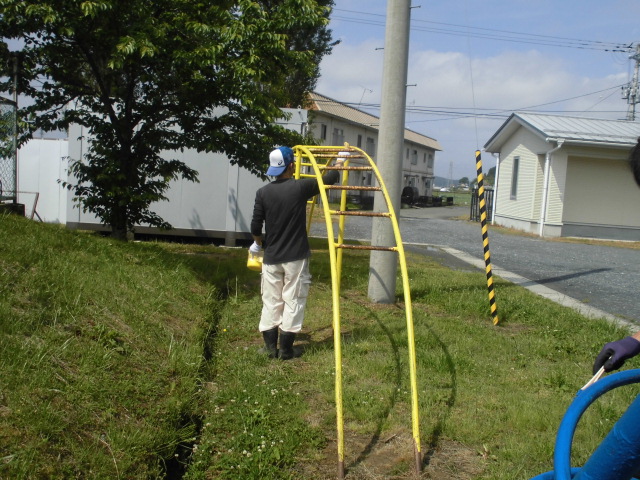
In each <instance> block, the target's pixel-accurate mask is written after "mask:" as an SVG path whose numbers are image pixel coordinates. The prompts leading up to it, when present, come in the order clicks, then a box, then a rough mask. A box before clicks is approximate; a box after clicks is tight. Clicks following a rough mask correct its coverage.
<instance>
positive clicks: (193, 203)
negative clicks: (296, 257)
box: [66, 109, 307, 246]
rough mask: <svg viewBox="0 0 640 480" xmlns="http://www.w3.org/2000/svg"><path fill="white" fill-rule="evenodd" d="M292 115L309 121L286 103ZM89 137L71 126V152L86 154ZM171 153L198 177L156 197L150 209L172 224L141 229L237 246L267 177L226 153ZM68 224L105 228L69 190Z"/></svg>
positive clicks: (293, 125) (298, 121) (297, 122)
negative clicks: (159, 199) (166, 227)
mask: <svg viewBox="0 0 640 480" xmlns="http://www.w3.org/2000/svg"><path fill="white" fill-rule="evenodd" d="M283 110H284V111H285V112H286V113H289V114H290V115H291V118H290V119H289V120H286V121H285V120H282V121H281V122H282V123H281V124H282V125H283V126H285V127H287V128H290V129H293V130H296V131H298V132H302V131H303V129H304V128H305V126H306V124H307V112H306V111H305V110H302V109H283ZM88 140H89V138H88V136H87V133H86V132H85V131H83V129H82V127H80V126H78V125H74V126H72V127H71V128H70V129H69V157H70V158H73V159H76V158H83V157H84V155H85V154H86V153H87V149H88V144H87V142H88ZM171 156H172V157H173V158H177V159H178V160H180V161H182V162H184V163H185V164H186V165H188V166H189V167H190V168H193V169H194V170H196V171H197V172H198V180H199V182H197V183H194V182H189V181H186V180H182V179H179V180H175V181H173V182H171V184H170V187H169V190H168V191H167V193H166V197H167V199H168V200H167V201H163V202H156V203H154V204H152V205H151V207H150V209H151V210H152V211H153V212H155V213H157V214H158V215H159V216H160V217H162V219H163V220H165V221H167V222H169V223H170V224H171V226H172V227H173V228H172V229H171V230H159V229H157V228H155V227H148V226H144V225H141V226H136V233H139V234H156V235H157V234H162V235H171V236H188V237H202V238H211V239H224V240H225V244H226V245H229V246H233V245H235V243H236V240H249V239H250V238H251V234H250V230H251V229H250V224H251V217H252V215H253V203H254V200H255V193H256V190H257V189H258V188H260V187H261V186H262V185H264V183H265V181H264V180H262V179H261V178H259V177H257V176H255V175H253V174H252V173H250V172H249V170H247V169H245V168H242V167H240V166H238V165H232V164H231V162H230V161H229V159H228V158H227V157H226V156H225V155H223V154H221V153H201V152H198V151H196V150H189V149H185V150H184V151H182V152H172V154H171ZM66 217H67V226H68V227H70V228H78V229H100V230H104V229H106V227H104V226H103V225H101V223H100V220H99V219H98V218H96V217H95V216H94V215H93V214H91V213H89V212H83V211H82V210H81V209H80V208H78V205H77V203H75V202H73V201H72V194H71V193H70V194H69V197H68V201H67V211H66Z"/></svg>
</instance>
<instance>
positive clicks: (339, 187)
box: [324, 185, 382, 192]
mask: <svg viewBox="0 0 640 480" xmlns="http://www.w3.org/2000/svg"><path fill="white" fill-rule="evenodd" d="M324 188H326V189H327V190H364V191H366V192H379V191H381V190H382V189H381V188H380V187H359V186H356V185H325V186H324Z"/></svg>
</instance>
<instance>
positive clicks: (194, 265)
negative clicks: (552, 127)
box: [0, 217, 638, 480]
mask: <svg viewBox="0 0 640 480" xmlns="http://www.w3.org/2000/svg"><path fill="white" fill-rule="evenodd" d="M0 243H1V244H2V245H3V249H2V253H1V254H0V477H2V478H38V477H39V478H80V477H91V478H123V479H124V478H127V479H135V478H139V479H143V478H144V479H146V478H171V479H177V478H184V479H188V480H196V479H197V480H200V479H214V478H215V479H225V478H228V479H238V478H242V479H287V478H289V479H301V478H309V479H314V480H316V479H317V480H320V479H325V478H327V479H328V478H335V471H336V470H335V469H336V460H337V457H336V445H335V438H336V433H335V428H336V427H335V399H334V381H335V375H334V370H335V365H334V358H333V345H334V339H333V329H332V314H331V304H332V302H331V288H330V285H331V282H330V270H329V261H328V255H327V254H326V246H325V245H324V244H323V243H322V242H320V241H314V243H313V248H314V255H313V257H312V262H311V265H312V267H311V269H312V274H313V277H314V283H313V286H312V290H311V294H310V297H309V302H308V305H307V315H306V320H305V324H304V328H303V331H302V332H301V333H300V334H299V335H298V339H297V342H296V343H297V345H298V346H299V347H300V348H302V349H304V355H303V356H302V357H301V358H297V359H294V360H292V361H288V362H282V361H278V360H269V359H268V358H266V356H263V355H261V354H260V353H259V347H260V346H261V338H260V335H259V332H258V331H257V324H258V320H259V315H260V310H261V301H260V296H259V275H258V274H256V273H255V272H251V271H249V270H248V269H246V268H245V262H246V250H243V249H225V248H219V247H214V246H210V245H182V244H178V243H161V242H158V243H153V242H152V243H136V244H120V243H117V242H113V241H111V240H109V239H106V238H101V237H99V236H96V235H93V234H87V233H82V232H69V231H67V230H64V229H62V228H59V227H55V226H51V225H44V224H38V223H33V222H28V221H26V220H24V219H18V218H15V217H13V218H10V217H0ZM367 276H368V255H367V254H366V253H363V252H359V251H353V252H349V253H346V252H345V257H344V262H343V275H342V279H343V280H342V291H341V323H342V338H341V341H342V345H343V365H342V366H343V376H344V395H343V402H344V414H345V450H346V451H345V460H346V468H347V478H350V479H356V480H357V479H374V478H410V477H411V475H412V456H413V450H412V449H413V445H412V439H411V409H410V387H409V379H408V368H407V365H408V354H407V340H406V333H405V331H406V326H405V315H404V312H403V310H402V304H401V303H398V304H397V305H375V304H371V303H370V302H369V301H368V299H367V298H366V294H365V291H366V283H367ZM410 276H411V286H412V298H413V303H414V312H413V316H414V321H415V337H416V338H415V340H416V350H417V355H418V358H417V367H418V390H419V411H420V431H421V445H422V454H423V458H424V478H441V479H456V480H470V479H474V480H475V479H478V480H483V479H484V480H489V479H490V480H507V479H508V480H513V479H514V478H522V479H528V478H531V477H533V476H535V475H538V474H540V473H542V472H544V471H548V470H550V469H552V468H553V467H552V460H551V457H552V455H553V443H554V439H555V433H556V431H557V428H558V425H559V422H560V419H561V418H562V416H563V414H564V412H565V410H566V408H567V406H568V405H569V403H570V402H571V400H572V398H573V396H574V395H575V392H577V390H578V389H579V388H580V387H581V386H582V385H583V384H584V383H585V382H586V380H587V379H588V377H589V376H590V375H589V373H590V368H591V367H590V366H591V361H592V359H593V356H594V354H595V353H596V352H597V351H598V350H599V348H600V346H601V345H602V344H603V343H604V342H605V341H609V340H611V339H612V338H617V337H620V336H621V335H623V334H624V333H625V332H623V331H622V330H620V329H618V328H616V327H614V326H612V325H610V324H608V323H606V322H604V321H593V320H588V319H586V318H584V317H582V316H580V315H579V314H577V313H575V312H573V311H572V310H569V309H566V308H564V307H560V306H558V305H555V304H553V303H550V302H548V301H547V300H544V299H541V298H539V297H536V296H534V295H533V294H531V293H530V292H528V291H526V290H524V289H522V288H519V287H516V286H513V285H511V284H508V283H506V282H502V281H501V280H500V279H496V292H497V298H498V306H499V309H500V318H501V323H500V325H499V326H497V327H494V326H493V325H492V324H491V321H490V318H489V312H488V301H487V298H486V283H485V279H484V275H483V274H482V273H481V272H478V273H473V272H472V273H469V272H459V271H452V270H450V269H447V268H444V267H442V266H440V265H439V264H438V263H435V262H434V261H431V260H430V259H428V258H424V257H419V256H411V257H410ZM398 285H399V286H400V285H401V282H398ZM401 293H402V292H400V291H399V290H398V292H397V296H398V299H399V300H400V299H402V295H401ZM637 393H638V388H637V387H635V386H629V387H625V388H623V389H617V390H616V391H614V392H610V393H609V394H607V395H606V396H604V397H602V398H601V399H599V400H598V401H597V402H596V403H595V404H594V405H593V406H592V408H590V409H589V410H588V411H587V412H586V413H585V414H584V415H583V418H582V419H581V421H580V425H579V427H578V429H577V431H576V435H575V440H574V448H573V456H574V458H573V459H572V464H573V465H582V464H583V463H584V462H585V460H586V459H587V458H588V457H589V455H590V454H591V451H592V450H593V449H594V448H595V446H596V445H598V443H599V442H600V440H601V439H602V438H603V436H604V435H605V434H606V432H607V431H608V430H609V429H610V428H611V426H612V424H613V423H614V422H615V421H616V419H617V418H618V417H619V415H620V414H621V413H622V412H623V411H624V410H625V409H626V406H627V405H628V404H629V402H630V400H631V399H632V398H633V397H634V396H635V395H636V394H637Z"/></svg>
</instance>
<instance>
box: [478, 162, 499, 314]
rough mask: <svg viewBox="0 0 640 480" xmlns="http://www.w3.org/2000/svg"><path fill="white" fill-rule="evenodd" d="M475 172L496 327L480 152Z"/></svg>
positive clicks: (488, 285)
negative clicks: (476, 174) (476, 173)
mask: <svg viewBox="0 0 640 480" xmlns="http://www.w3.org/2000/svg"><path fill="white" fill-rule="evenodd" d="M476 170H477V172H478V205H479V206H480V224H481V225H482V245H483V247H484V265H485V270H486V272H487V288H488V289H489V306H490V307H491V316H492V317H493V324H494V325H497V324H498V322H499V320H498V307H497V305H496V292H495V291H494V289H493V275H492V273H491V253H489V232H488V230H487V204H486V202H485V199H484V178H483V176H482V158H480V150H476Z"/></svg>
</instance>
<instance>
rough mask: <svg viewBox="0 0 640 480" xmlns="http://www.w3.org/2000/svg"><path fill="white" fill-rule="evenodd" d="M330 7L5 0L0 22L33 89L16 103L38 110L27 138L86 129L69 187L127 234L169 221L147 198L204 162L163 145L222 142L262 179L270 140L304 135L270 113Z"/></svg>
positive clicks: (214, 147)
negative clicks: (85, 144) (16, 45)
mask: <svg viewBox="0 0 640 480" xmlns="http://www.w3.org/2000/svg"><path fill="white" fill-rule="evenodd" d="M332 5H333V1H332V0H321V1H317V0H262V1H251V0H233V1H232V0H216V1H215V2H211V1H204V0H85V1H81V0H0V31H2V32H3V35H4V36H5V39H16V40H19V41H20V42H21V45H23V46H22V48H21V51H20V56H21V66H20V71H21V75H20V79H19V90H20V91H21V93H23V94H25V95H27V96H28V97H31V98H32V99H33V103H32V104H30V105H28V106H26V107H24V108H21V110H20V112H19V115H21V117H22V118H25V117H26V118H29V119H30V120H31V121H30V122H28V129H25V130H24V131H23V132H22V135H21V142H22V143H23V142H25V141H26V140H27V139H28V138H29V136H30V133H31V132H32V131H33V130H35V129H37V128H42V129H45V130H52V129H66V128H68V126H69V125H70V124H72V123H76V124H79V125H82V126H83V127H86V129H87V130H88V132H89V137H90V139H91V142H90V148H89V152H88V154H87V155H86V157H85V158H73V159H71V167H70V171H71V173H72V174H73V175H74V176H75V179H76V180H77V181H76V183H73V184H69V185H68V187H69V188H70V189H72V190H73V191H74V193H75V197H76V200H77V201H78V202H79V203H80V204H81V207H82V208H83V210H85V211H90V212H93V213H95V214H96V215H97V216H98V217H99V218H100V219H101V220H102V221H103V223H104V224H106V225H110V226H111V229H112V233H113V235H114V236H115V237H116V238H120V239H123V238H126V236H127V233H128V232H130V231H133V228H134V225H136V224H148V225H152V226H159V227H169V225H168V224H167V223H166V222H165V221H164V220H163V219H161V218H160V217H159V216H157V215H156V214H155V213H153V212H152V211H150V209H149V207H150V205H151V203H153V202H155V201H158V200H164V199H166V197H165V196H164V194H165V192H166V190H167V189H168V186H169V182H170V181H171V180H174V179H177V178H184V179H186V180H191V181H197V172H196V171H194V170H193V169H191V168H189V167H188V166H187V165H186V164H184V163H182V162H181V161H179V160H177V159H172V158H168V159H167V158H165V157H166V156H167V154H166V152H171V151H178V150H182V149H185V148H193V149H197V150H198V151H208V152H223V153H225V154H226V155H227V156H228V157H229V158H230V160H231V162H232V163H233V164H239V165H241V166H243V167H246V168H248V169H249V170H250V171H252V172H254V173H256V174H258V175H260V174H262V172H263V171H264V165H263V162H264V160H263V159H265V158H266V157H267V153H268V151H269V150H270V149H271V148H273V146H274V145H278V144H280V145H282V144H294V143H296V140H298V138H299V137H297V135H296V134H295V133H293V132H290V131H287V130H285V129H284V128H283V127H280V126H277V125H275V123H274V121H275V120H276V119H278V118H280V117H282V112H281V110H280V107H282V106H286V105H291V104H294V103H295V104H299V103H300V102H301V99H302V98H303V93H304V92H307V91H309V90H310V89H311V88H313V86H314V85H315V81H316V79H317V76H318V60H319V58H321V57H322V55H325V54H327V53H329V52H330V51H331V47H332V45H331V44H330V43H329V41H330V31H329V30H328V29H327V24H328V14H329V12H330V7H331V6H332ZM6 51H7V49H6V48H5V49H0V56H2V57H3V60H4V62H0V64H2V65H3V67H2V68H3V69H4V70H3V71H2V72H0V74H6V73H7V70H6V68H7V66H8V56H7V54H6ZM3 52H4V53H3ZM294 83H295V85H296V89H293V88H287V86H291V85H292V84H294ZM0 89H2V90H4V91H7V90H9V89H10V85H9V82H7V81H4V82H0ZM161 154H162V155H161Z"/></svg>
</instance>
